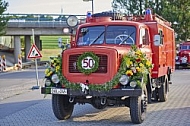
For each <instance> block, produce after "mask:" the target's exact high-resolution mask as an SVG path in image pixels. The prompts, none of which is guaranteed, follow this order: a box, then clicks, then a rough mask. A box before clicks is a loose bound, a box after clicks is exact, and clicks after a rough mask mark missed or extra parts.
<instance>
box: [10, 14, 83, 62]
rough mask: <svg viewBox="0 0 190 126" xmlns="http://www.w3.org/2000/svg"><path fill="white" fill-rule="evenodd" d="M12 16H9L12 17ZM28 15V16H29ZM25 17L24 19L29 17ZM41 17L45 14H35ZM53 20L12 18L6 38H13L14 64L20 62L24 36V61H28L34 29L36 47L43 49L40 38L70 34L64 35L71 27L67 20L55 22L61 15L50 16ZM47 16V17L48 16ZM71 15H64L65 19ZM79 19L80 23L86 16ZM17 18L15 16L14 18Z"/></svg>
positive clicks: (79, 16)
mask: <svg viewBox="0 0 190 126" xmlns="http://www.w3.org/2000/svg"><path fill="white" fill-rule="evenodd" d="M10 15H11V14H8V16H10ZM27 15H28V14H27ZM27 15H25V16H24V17H27ZM41 15H45V14H36V15H34V14H33V17H41ZM47 15H48V16H49V17H50V16H51V17H54V18H51V20H49V19H48V20H47V21H46V20H45V21H44V20H40V18H37V20H27V18H24V19H23V18H22V19H20V18H11V19H10V20H9V22H8V24H7V28H6V36H13V43H12V44H13V47H14V63H17V62H18V55H20V54H21V38H20V37H21V36H24V42H25V58H24V61H28V59H27V54H28V53H29V50H30V48H31V41H32V40H31V36H32V29H34V35H35V44H36V46H37V47H38V48H39V49H41V48H42V47H41V43H40V36H58V35H59V36H60V35H64V34H65V35H68V33H67V34H66V33H64V32H63V29H64V28H69V26H68V25H67V23H66V20H65V19H64V20H55V17H56V16H60V15H59V14H58V15H56V14H53V15H49V14H47ZM47 15H46V16H47ZM62 16H63V15H62ZM68 16H69V15H64V17H66V18H67V17H68ZM76 16H77V17H78V18H79V21H81V20H83V19H84V16H85V15H76ZM12 17H15V14H14V16H12ZM17 17H23V14H22V15H18V14H17Z"/></svg>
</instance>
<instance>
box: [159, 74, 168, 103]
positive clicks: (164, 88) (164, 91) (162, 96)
mask: <svg viewBox="0 0 190 126" xmlns="http://www.w3.org/2000/svg"><path fill="white" fill-rule="evenodd" d="M168 86H169V85H168V77H167V76H165V79H164V82H163V83H162V85H161V87H160V88H159V89H158V98H159V101H160V102H165V101H167V98H168Z"/></svg>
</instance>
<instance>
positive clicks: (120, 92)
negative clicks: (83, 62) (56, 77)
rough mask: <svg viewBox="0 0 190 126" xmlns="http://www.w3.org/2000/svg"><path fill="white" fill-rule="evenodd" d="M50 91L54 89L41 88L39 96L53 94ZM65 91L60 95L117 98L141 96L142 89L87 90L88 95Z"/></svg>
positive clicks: (78, 91) (77, 91)
mask: <svg viewBox="0 0 190 126" xmlns="http://www.w3.org/2000/svg"><path fill="white" fill-rule="evenodd" d="M52 89H55V88H53V87H42V88H41V94H55V93H52V91H51V90H52ZM56 89H63V88H56ZM64 89H66V93H65V94H60V95H67V96H71V97H76V96H87V95H88V96H92V97H101V96H105V97H113V96H114V97H119V96H121V97H122V96H141V94H142V89H112V90H110V91H93V90H89V91H88V94H86V93H84V92H83V91H82V90H72V89H68V88H64Z"/></svg>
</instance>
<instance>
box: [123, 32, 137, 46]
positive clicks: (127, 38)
mask: <svg viewBox="0 0 190 126" xmlns="http://www.w3.org/2000/svg"><path fill="white" fill-rule="evenodd" d="M133 33H134V32H132V33H131V34H130V35H129V36H128V37H127V38H126V39H124V40H123V41H121V42H120V43H119V45H121V44H123V42H125V41H127V39H128V38H130V37H131V35H132V34H133Z"/></svg>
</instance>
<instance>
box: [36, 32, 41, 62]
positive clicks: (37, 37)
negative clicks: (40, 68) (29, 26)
mask: <svg viewBox="0 0 190 126" xmlns="http://www.w3.org/2000/svg"><path fill="white" fill-rule="evenodd" d="M35 45H36V46H37V48H38V50H41V43H40V36H39V35H35ZM37 61H40V59H37Z"/></svg>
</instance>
